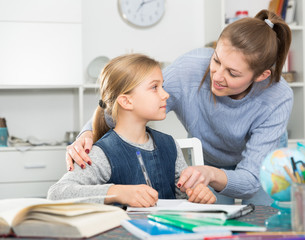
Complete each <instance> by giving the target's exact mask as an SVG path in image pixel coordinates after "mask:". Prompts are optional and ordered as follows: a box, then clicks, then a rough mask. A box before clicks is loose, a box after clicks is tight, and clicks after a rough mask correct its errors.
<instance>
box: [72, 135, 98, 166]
mask: <svg viewBox="0 0 305 240" xmlns="http://www.w3.org/2000/svg"><path fill="white" fill-rule="evenodd" d="M92 139H93V135H92V132H91V131H86V132H83V133H82V135H80V136H79V138H77V139H76V140H75V141H74V142H73V143H72V144H71V145H69V146H67V148H66V150H67V151H66V165H67V169H68V171H73V169H74V166H73V163H74V162H76V163H77V164H78V165H79V166H80V167H81V168H83V169H84V168H85V167H86V164H85V162H86V163H87V164H89V165H91V163H92V162H91V159H90V157H89V156H88V153H89V152H90V150H91V148H92V145H93V140H92Z"/></svg>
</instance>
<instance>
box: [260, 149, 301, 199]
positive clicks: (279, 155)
mask: <svg viewBox="0 0 305 240" xmlns="http://www.w3.org/2000/svg"><path fill="white" fill-rule="evenodd" d="M291 157H293V159H294V160H295V161H299V160H302V161H304V162H305V156H304V154H303V153H302V152H300V151H299V150H297V149H293V148H280V149H277V150H275V151H273V152H270V153H269V154H268V155H267V156H266V157H265V159H264V161H263V162H262V165H261V169H260V182H261V185H262V187H263V189H264V190H265V191H266V192H267V193H268V194H269V196H270V197H271V198H272V199H274V200H275V201H279V202H288V201H290V186H291V184H292V180H291V178H290V177H289V175H288V174H287V172H286V171H285V169H284V166H287V167H288V168H289V170H290V172H291V173H292V165H291Z"/></svg>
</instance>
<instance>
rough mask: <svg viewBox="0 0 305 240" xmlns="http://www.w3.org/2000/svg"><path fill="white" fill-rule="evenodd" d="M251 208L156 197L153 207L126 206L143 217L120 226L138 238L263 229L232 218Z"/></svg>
mask: <svg viewBox="0 0 305 240" xmlns="http://www.w3.org/2000/svg"><path fill="white" fill-rule="evenodd" d="M253 210H254V206H253V205H252V204H250V205H220V204H197V203H191V202H188V201H187V200H159V201H158V203H157V206H156V207H150V208H130V207H129V208H127V212H128V213H129V214H133V213H137V214H140V213H145V214H147V213H148V216H147V218H143V219H132V220H124V221H122V223H121V225H122V226H123V227H124V228H126V229H127V230H128V231H129V232H131V233H132V234H134V235H135V236H137V237H139V238H141V239H203V238H204V237H211V236H213V237H216V236H218V237H224V236H231V235H232V232H260V231H266V228H265V227H264V226H257V225H253V224H249V223H245V222H241V221H237V220H235V218H237V217H241V216H244V215H246V214H249V213H250V212H252V211H253Z"/></svg>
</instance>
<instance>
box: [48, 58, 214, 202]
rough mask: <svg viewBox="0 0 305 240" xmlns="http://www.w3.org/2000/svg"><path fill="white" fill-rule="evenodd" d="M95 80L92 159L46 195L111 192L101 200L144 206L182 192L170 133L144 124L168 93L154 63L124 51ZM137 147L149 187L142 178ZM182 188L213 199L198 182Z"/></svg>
mask: <svg viewBox="0 0 305 240" xmlns="http://www.w3.org/2000/svg"><path fill="white" fill-rule="evenodd" d="M100 81H101V85H100V93H101V100H100V102H99V106H98V107H97V109H96V111H95V116H94V120H93V139H94V142H95V144H94V146H93V148H92V150H91V152H90V158H91V159H92V160H93V162H92V163H91V166H87V167H86V168H85V169H84V170H81V168H84V167H83V166H81V168H76V169H75V171H73V172H72V171H71V172H67V173H66V174H65V175H64V176H63V177H62V178H61V179H60V180H59V181H58V182H57V183H56V184H55V185H53V186H52V187H51V188H50V189H49V192H48V198H50V199H64V198H72V197H88V196H96V195H112V196H114V197H112V198H106V199H105V201H104V203H106V204H111V203H120V204H126V205H129V206H135V207H149V206H154V205H155V203H156V201H157V200H158V198H164V199H173V198H184V197H186V195H185V193H182V192H181V191H180V190H179V189H178V188H177V187H176V183H177V181H178V179H179V176H180V173H181V171H182V170H183V169H185V168H187V164H186V162H185V161H184V158H183V155H182V152H181V149H180V148H179V146H178V145H177V143H176V142H175V140H174V139H173V138H172V137H171V136H169V135H166V134H164V133H161V132H158V131H155V130H153V129H150V128H149V127H147V126H146V124H147V122H148V121H152V120H162V119H165V117H166V100H167V99H168V98H169V94H168V93H167V92H166V91H165V90H164V89H163V77H162V72H161V69H160V66H159V63H158V62H156V61H155V60H153V59H150V58H148V57H147V56H144V55H140V54H130V55H123V56H120V57H117V58H115V59H113V60H112V61H110V62H109V64H108V65H107V66H106V67H105V68H104V69H103V72H102V73H101V76H100ZM104 112H106V113H107V114H108V115H110V116H111V117H112V119H113V120H114V121H115V123H116V125H115V128H113V129H109V128H108V127H107V125H106V122H105V115H104ZM138 151H139V152H140V153H141V155H142V158H143V161H144V164H145V166H146V169H147V172H148V176H149V178H150V180H151V183H152V187H150V186H148V185H146V184H145V183H146V182H145V178H144V174H143V172H142V170H141V166H140V164H139V161H138V158H137V154H136V153H137V152H138ZM193 178H194V179H198V178H200V175H196V174H194V176H193ZM186 193H187V195H188V196H189V200H190V201H193V202H198V203H214V202H215V201H216V198H215V196H214V195H213V193H212V192H211V191H210V189H209V188H208V187H206V186H205V185H203V184H198V185H197V186H196V187H195V188H194V189H187V191H186ZM98 201H103V200H98Z"/></svg>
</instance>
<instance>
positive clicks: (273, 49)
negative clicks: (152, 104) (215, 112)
mask: <svg viewBox="0 0 305 240" xmlns="http://www.w3.org/2000/svg"><path fill="white" fill-rule="evenodd" d="M221 39H226V40H228V41H229V42H230V43H231V45H232V46H233V47H234V48H235V49H237V50H239V51H241V52H242V53H243V54H244V55H245V57H246V61H247V63H248V65H249V67H250V69H251V70H252V71H253V72H254V75H253V78H256V77H258V76H259V75H261V74H262V73H263V72H264V71H265V70H267V69H270V70H271V76H270V82H269V84H271V83H272V82H279V81H280V77H281V73H282V68H283V65H284V63H285V60H286V57H287V53H288V50H289V47H290V43H291V30H290V28H289V26H288V25H287V24H286V23H285V21H284V20H283V19H282V18H280V17H279V16H277V15H276V14H275V13H273V12H270V11H268V10H261V11H260V12H259V13H258V14H256V16H255V17H254V18H242V19H240V20H238V21H235V22H233V23H231V24H229V25H228V26H227V27H226V28H225V29H224V30H223V31H222V33H221V34H220V36H219V39H218V41H219V40H221ZM208 72H209V69H208V70H207V72H206V73H205V75H204V78H203V80H202V81H201V84H200V87H201V86H202V84H203V82H204V79H205V78H206V76H207V73H208Z"/></svg>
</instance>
